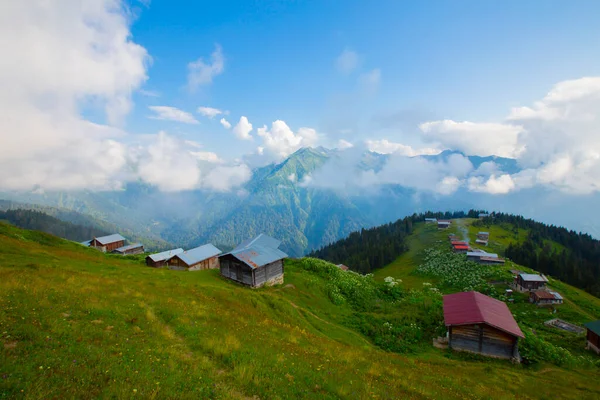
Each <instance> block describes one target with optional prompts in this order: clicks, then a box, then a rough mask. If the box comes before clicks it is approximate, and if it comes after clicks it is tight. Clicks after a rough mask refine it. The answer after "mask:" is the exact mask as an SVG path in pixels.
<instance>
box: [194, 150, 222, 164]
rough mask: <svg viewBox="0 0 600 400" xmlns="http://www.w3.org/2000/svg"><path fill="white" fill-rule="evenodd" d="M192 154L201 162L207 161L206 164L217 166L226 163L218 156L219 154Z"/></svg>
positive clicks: (197, 152) (199, 152)
mask: <svg viewBox="0 0 600 400" xmlns="http://www.w3.org/2000/svg"><path fill="white" fill-rule="evenodd" d="M190 154H191V155H192V156H194V157H195V158H196V159H197V160H199V161H206V162H209V163H215V164H221V163H223V162H224V161H223V160H222V159H221V158H220V157H219V156H218V155H217V153H213V152H211V151H191V152H190Z"/></svg>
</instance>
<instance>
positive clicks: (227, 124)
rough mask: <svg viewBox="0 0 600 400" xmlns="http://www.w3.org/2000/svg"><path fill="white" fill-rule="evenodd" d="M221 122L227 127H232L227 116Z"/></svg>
mask: <svg viewBox="0 0 600 400" xmlns="http://www.w3.org/2000/svg"><path fill="white" fill-rule="evenodd" d="M219 122H220V123H221V125H223V127H224V128H225V129H231V124H230V123H229V121H227V120H226V119H225V118H221V120H220V121H219Z"/></svg>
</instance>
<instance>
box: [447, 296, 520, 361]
mask: <svg viewBox="0 0 600 400" xmlns="http://www.w3.org/2000/svg"><path fill="white" fill-rule="evenodd" d="M444 321H445V324H446V326H447V327H448V346H449V347H450V348H451V349H454V350H460V351H469V352H473V353H479V354H483V355H487V356H491V357H498V358H507V359H511V358H512V359H516V360H519V359H520V357H519V348H518V342H519V338H524V337H525V336H524V335H523V332H521V329H520V328H519V325H517V322H516V321H515V319H514V318H513V316H512V314H511V312H510V310H509V309H508V307H507V306H506V304H505V303H503V302H502V301H499V300H496V299H493V298H491V297H488V296H486V295H483V294H481V293H479V292H463V293H454V294H450V295H447V296H444Z"/></svg>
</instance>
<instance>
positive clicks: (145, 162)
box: [136, 132, 201, 191]
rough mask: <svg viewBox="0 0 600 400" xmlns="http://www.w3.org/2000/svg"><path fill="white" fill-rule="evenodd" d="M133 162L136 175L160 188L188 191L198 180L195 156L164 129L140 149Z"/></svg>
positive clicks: (199, 175)
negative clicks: (135, 165)
mask: <svg viewBox="0 0 600 400" xmlns="http://www.w3.org/2000/svg"><path fill="white" fill-rule="evenodd" d="M136 161H137V173H138V175H139V177H140V178H141V179H143V180H144V181H145V182H148V183H150V184H152V185H155V186H157V187H158V188H159V189H160V190H163V191H178V190H191V189H195V188H197V187H198V185H199V183H200V177H201V174H200V169H199V168H198V163H197V160H196V158H195V157H194V156H193V155H192V154H190V153H189V152H188V151H187V149H186V146H185V143H184V142H182V141H179V140H177V139H175V138H173V137H171V136H169V135H167V134H166V133H164V132H160V133H159V134H158V135H156V138H155V141H154V142H153V143H151V144H150V145H148V146H146V147H144V148H143V149H142V150H141V152H140V155H139V157H138V159H137V160H136Z"/></svg>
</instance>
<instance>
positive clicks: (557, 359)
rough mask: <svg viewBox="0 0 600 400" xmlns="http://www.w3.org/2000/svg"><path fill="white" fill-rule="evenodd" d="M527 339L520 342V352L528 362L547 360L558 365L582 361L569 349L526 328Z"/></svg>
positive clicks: (570, 364) (574, 363)
mask: <svg viewBox="0 0 600 400" xmlns="http://www.w3.org/2000/svg"><path fill="white" fill-rule="evenodd" d="M524 333H525V339H523V340H522V341H521V342H520V344H519V353H520V354H521V357H523V361H524V362H525V363H527V364H536V363H539V362H541V361H546V362H549V363H552V364H555V365H558V366H575V365H577V364H580V363H581V361H580V360H579V359H578V358H576V357H574V356H573V355H572V354H571V353H570V352H569V350H567V349H564V348H562V347H560V346H555V345H553V344H552V343H548V342H546V341H545V340H544V339H542V338H540V337H538V336H536V335H535V334H534V333H533V332H532V331H531V330H528V329H526V330H525V332H524Z"/></svg>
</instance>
